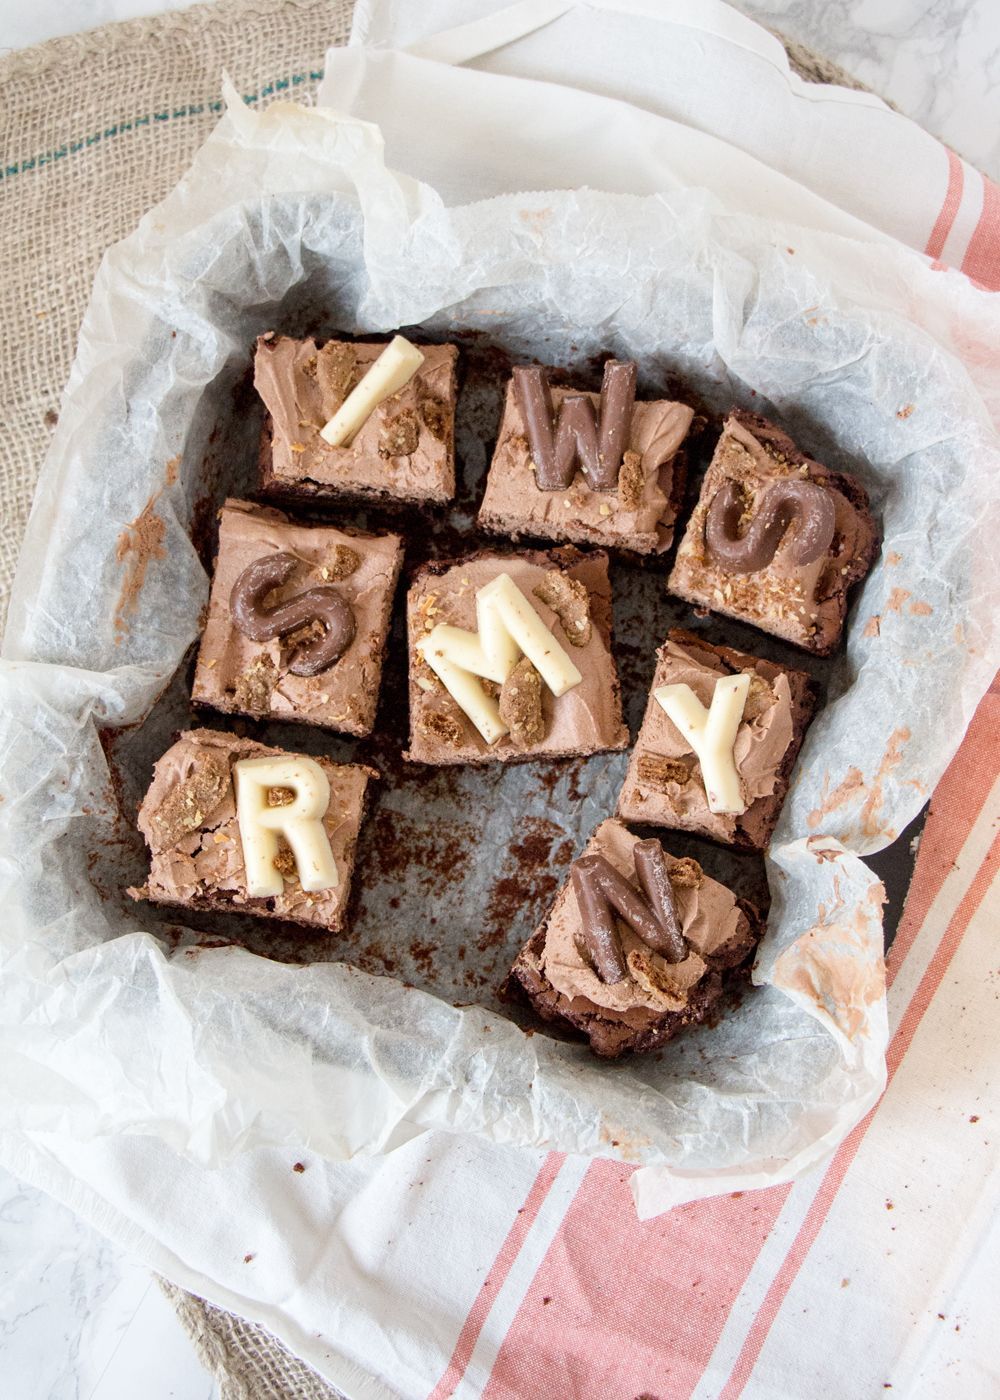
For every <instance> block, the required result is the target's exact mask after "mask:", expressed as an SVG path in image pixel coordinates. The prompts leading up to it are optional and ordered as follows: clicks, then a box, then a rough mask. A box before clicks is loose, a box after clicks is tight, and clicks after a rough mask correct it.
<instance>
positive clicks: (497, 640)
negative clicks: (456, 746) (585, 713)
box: [416, 574, 583, 744]
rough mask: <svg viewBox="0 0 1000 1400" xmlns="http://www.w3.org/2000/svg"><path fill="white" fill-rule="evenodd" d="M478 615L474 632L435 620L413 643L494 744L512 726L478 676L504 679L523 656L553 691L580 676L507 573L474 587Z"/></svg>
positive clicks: (562, 691)
mask: <svg viewBox="0 0 1000 1400" xmlns="http://www.w3.org/2000/svg"><path fill="white" fill-rule="evenodd" d="M476 621H477V623H478V624H479V631H478V632H467V631H466V630H465V628H464V627H451V626H449V625H448V624H447V623H443V622H442V623H438V625H437V627H435V628H434V630H433V632H430V633H429V634H428V635H427V636H426V637H422V638H421V640H420V641H419V642H418V643H417V646H416V649H417V651H419V653H420V655H421V656H422V657H423V658H424V660H425V661H426V662H427V664H428V666H429V667H430V668H431V670H432V671H433V672H434V674H435V675H436V676H437V678H438V680H439V681H440V682H441V684H442V685H443V686H444V688H445V690H447V691H448V693H449V695H451V697H452V698H453V699H454V700H456V701H457V702H458V704H459V705H460V706H461V707H462V709H463V710H464V711H465V713H466V714H467V715H468V717H469V719H470V720H471V721H472V723H473V724H474V725H475V726H476V728H477V729H478V730H479V732H480V734H481V735H482V736H483V738H484V739H485V740H486V742H487V743H488V744H495V743H496V742H497V740H498V739H502V738H503V736H504V735H505V734H508V733H509V732H510V731H509V729H508V728H507V725H506V724H504V722H503V720H502V719H501V718H500V706H499V705H498V704H497V702H496V700H494V698H493V696H492V695H487V693H486V691H485V690H484V689H483V687H482V686H481V685H480V684H479V680H478V679H477V678H478V677H480V676H481V677H482V678H483V679H484V680H488V681H495V682H496V684H497V685H503V683H504V681H506V680H507V678H508V676H509V675H510V673H511V671H513V669H514V667H515V666H516V665H517V663H518V661H519V660H520V659H521V657H522V656H526V657H527V658H528V660H529V661H530V662H531V664H532V666H534V668H535V670H536V671H537V672H538V674H539V675H540V676H541V678H542V680H543V681H544V682H545V684H546V685H547V686H548V688H549V689H550V690H551V691H552V694H553V695H565V693H566V691H567V690H572V689H573V687H574V686H575V685H579V684H580V682H581V681H582V680H583V677H582V676H581V675H580V672H579V671H578V670H577V669H576V667H575V666H574V665H573V663H572V661H571V660H570V659H569V657H568V656H567V655H566V652H565V651H564V650H563V649H562V647H561V646H560V645H559V643H558V642H557V641H556V639H555V637H554V636H553V635H552V633H551V632H550V631H549V629H548V627H546V625H545V623H544V622H543V621H542V619H541V618H540V617H539V616H538V613H537V612H536V611H535V609H534V608H533V607H532V605H531V603H530V602H529V601H528V599H527V598H526V597H525V596H524V594H523V593H522V592H521V590H520V589H519V588H518V586H517V584H516V583H515V582H514V580H513V579H512V578H511V576H510V574H498V575H497V577H496V578H495V579H492V580H491V581H490V582H489V583H488V584H486V585H485V587H483V588H480V589H479V590H478V592H477V593H476Z"/></svg>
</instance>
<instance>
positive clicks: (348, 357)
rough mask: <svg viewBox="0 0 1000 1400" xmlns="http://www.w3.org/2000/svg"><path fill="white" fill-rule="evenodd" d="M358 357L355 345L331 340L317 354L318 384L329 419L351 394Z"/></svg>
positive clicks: (316, 371) (316, 372) (324, 410)
mask: <svg viewBox="0 0 1000 1400" xmlns="http://www.w3.org/2000/svg"><path fill="white" fill-rule="evenodd" d="M357 362H358V357H357V353H356V351H355V349H354V346H353V345H344V344H339V343H338V342H337V341H334V340H331V341H329V342H328V343H327V344H326V345H324V346H323V347H322V349H320V350H319V351H318V352H317V355H316V366H315V375H316V384H317V387H318V389H319V394H320V401H321V403H322V405H323V412H324V413H325V414H326V417H327V419H328V420H329V419H330V418H332V417H333V415H334V414H335V413H336V412H337V410H338V409H339V408H340V407H341V406H342V405H343V402H344V400H345V399H346V398H347V395H348V394H349V393H350V392H351V386H352V383H353V380H354V374H355V370H356V369H357Z"/></svg>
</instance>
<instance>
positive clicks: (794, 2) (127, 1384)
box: [0, 0, 1000, 1400]
mask: <svg viewBox="0 0 1000 1400" xmlns="http://www.w3.org/2000/svg"><path fill="white" fill-rule="evenodd" d="M166 8H174V9H181V8H184V4H183V0H178V3H174V4H172V5H171V4H169V3H164V0H34V3H32V4H31V5H28V4H26V3H25V0H0V50H2V49H4V48H6V49H11V48H20V47H22V46H24V45H26V44H32V43H38V42H40V41H41V40H43V39H46V38H49V37H52V36H53V35H56V34H67V33H72V32H75V31H76V30H79V29H86V28H91V27H93V26H94V25H98V24H103V23H105V22H106V21H107V20H109V19H116V18H127V17H130V16H133V15H139V14H150V13H153V12H155V11H157V10H162V9H166ZM743 8H744V9H746V10H747V11H748V12H750V13H751V14H753V15H754V16H755V17H757V18H758V19H760V20H761V21H762V22H763V23H765V24H767V25H768V26H769V27H770V28H773V29H778V30H780V31H782V32H783V33H784V34H786V35H788V36H789V37H790V38H793V39H797V40H799V41H800V42H802V43H805V44H808V45H809V46H810V47H811V48H813V49H814V50H816V51H817V52H820V53H823V54H825V55H826V56H827V57H829V58H831V59H834V60H835V61H836V62H838V63H840V64H841V65H842V66H843V67H845V68H847V69H848V70H849V71H850V72H852V73H853V74H854V75H855V76H856V77H858V78H859V79H860V80H861V81H862V82H865V83H867V84H868V85H869V86H870V87H872V88H873V89H875V90H876V91H877V92H879V93H880V94H881V95H882V96H884V97H888V98H889V99H890V100H892V101H893V102H895V103H896V105H897V106H898V107H899V108H900V109H901V110H902V111H904V112H905V113H906V114H907V115H908V116H911V117H913V118H914V119H915V120H917V121H919V122H920V123H921V124H922V125H924V126H925V127H927V129H928V130H930V131H932V132H933V133H934V134H935V135H937V136H940V137H941V138H942V140H944V141H947V142H948V143H949V144H950V145H951V146H953V147H954V148H955V149H956V150H957V151H959V152H960V154H962V155H964V156H965V157H966V158H967V159H968V160H970V161H972V162H973V163H974V164H976V165H978V166H979V168H980V169H981V170H983V171H984V172H985V173H986V174H987V175H990V176H992V177H993V178H994V179H1000V0H768V3H766V4H762V3H758V2H757V0H749V2H748V3H745V4H744V6H743ZM217 1393H218V1392H217V1390H216V1388H215V1386H214V1384H213V1382H212V1381H211V1379H210V1378H209V1377H208V1375H207V1374H206V1373H205V1372H204V1371H203V1370H202V1369H201V1367H200V1365H199V1363H198V1361H197V1360H196V1358H195V1356H194V1353H193V1351H192V1350H191V1347H190V1346H189V1344H188V1341H187V1339H186V1337H185V1336H184V1334H183V1332H182V1331H181V1328H180V1326H179V1324H178V1323H177V1321H176V1318H175V1317H174V1314H173V1312H172V1310H171V1308H170V1307H169V1305H168V1304H167V1302H166V1300H165V1299H164V1297H163V1295H162V1294H161V1293H160V1291H159V1289H158V1287H157V1285H156V1284H155V1283H154V1282H153V1281H152V1279H151V1278H150V1275H149V1273H148V1271H147V1270H146V1269H145V1268H144V1267H143V1266H142V1265H140V1264H137V1263H135V1262H134V1261H132V1260H129V1259H128V1258H127V1257H125V1256H124V1255H123V1254H122V1253H121V1252H120V1251H119V1250H118V1249H117V1248H116V1247H114V1246H113V1245H111V1244H109V1243H108V1242H107V1241H106V1240H104V1239H103V1238H102V1237H101V1236H99V1235H98V1234H96V1233H95V1232H94V1231H93V1230H92V1229H91V1228H90V1227H89V1226H87V1225H84V1224H83V1223H81V1222H80V1221H79V1220H78V1219H77V1218H76V1217H75V1216H73V1215H72V1214H71V1212H69V1211H68V1210H66V1209H65V1208H64V1207H63V1206H60V1205H58V1204H56V1203H55V1202H54V1201H52V1200H50V1199H49V1198H48V1197H46V1196H44V1195H43V1194H42V1193H40V1192H38V1191H34V1190H31V1189H28V1188H26V1187H23V1186H21V1185H20V1184H19V1183H18V1182H16V1181H15V1180H14V1179H13V1178H12V1177H10V1176H9V1175H7V1174H6V1173H5V1172H3V1171H0V1397H2V1400H138V1397H141V1400H168V1397H170V1398H171V1400H213V1398H214V1397H216V1396H217Z"/></svg>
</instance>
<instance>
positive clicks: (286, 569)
mask: <svg viewBox="0 0 1000 1400" xmlns="http://www.w3.org/2000/svg"><path fill="white" fill-rule="evenodd" d="M297 563H298V560H297V559H296V557H295V555H294V554H267V555H265V556H264V557H263V558H262V559H255V560H254V561H253V563H252V564H248V565H247V567H246V568H245V569H244V570H243V572H242V573H241V574H240V576H239V578H238V579H237V580H236V582H235V583H234V584H233V591H232V593H231V594H230V595H229V611H230V614H231V615H232V619H233V622H234V624H235V625H236V626H237V627H238V628H239V630H240V631H241V632H242V633H243V635H244V636H245V637H249V638H250V640H251V641H252V642H269V641H270V640H271V639H272V637H284V636H286V635H287V634H288V633H289V632H295V631H296V630H297V629H298V628H299V627H304V626H306V625H307V624H308V623H310V622H319V623H321V624H322V626H323V635H322V637H320V638H318V639H317V640H316V641H313V642H306V643H305V645H304V646H301V647H299V648H297V649H296V652H295V654H294V656H293V658H292V662H291V665H290V666H289V668H288V669H289V670H290V671H291V673H292V675H293V676H318V675H319V673H320V671H325V670H327V669H328V668H329V667H330V666H332V665H333V663H334V662H335V661H337V660H339V658H340V657H341V656H342V655H343V654H344V652H345V651H346V650H347V648H348V647H349V646H350V645H351V642H352V641H353V640H354V626H355V624H354V613H353V612H352V611H351V605H350V604H349V603H348V602H347V600H346V599H345V598H342V597H341V595H340V594H339V593H338V592H337V590H336V589H335V588H310V589H307V591H306V592H305V593H300V594H298V596H297V597H295V598H289V599H288V601H287V602H285V603H279V604H278V606H277V607H275V608H265V607H264V599H265V598H266V597H267V595H268V593H270V592H271V591H272V589H275V588H280V587H281V585H282V584H283V583H285V582H286V580H287V579H288V578H289V577H290V575H291V573H292V570H293V569H294V568H295V565H296V564H297Z"/></svg>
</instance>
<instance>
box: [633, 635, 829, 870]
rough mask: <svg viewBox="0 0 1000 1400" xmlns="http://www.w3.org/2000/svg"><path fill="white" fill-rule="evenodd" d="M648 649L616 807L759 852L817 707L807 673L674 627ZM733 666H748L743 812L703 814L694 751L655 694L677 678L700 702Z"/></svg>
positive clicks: (738, 753) (739, 767) (739, 754)
mask: <svg viewBox="0 0 1000 1400" xmlns="http://www.w3.org/2000/svg"><path fill="white" fill-rule="evenodd" d="M656 656H657V664H656V674H655V675H654V676H653V684H652V686H651V687H650V692H649V701H648V703H647V705H646V713H645V715H644V716H643V721H642V726H641V728H640V729H639V737H638V738H637V739H636V742H635V748H634V749H633V750H632V753H631V754H630V756H629V765H628V771H627V773H626V775H625V782H624V784H623V786H622V790H621V793H620V794H619V797H618V815H619V816H620V817H623V818H624V819H625V820H626V821H630V822H642V823H644V824H646V825H649V826H669V827H674V828H676V829H677V830H678V831H697V832H700V833H701V835H703V836H709V837H711V838H712V839H713V840H714V841H719V842H722V843H723V844H725V845H729V846H740V847H743V848H746V849H749V850H754V851H763V850H766V849H767V845H768V842H769V841H770V839H771V833H772V831H773V830H774V827H775V823H776V822H777V820H778V814H779V813H780V811H781V804H782V803H783V802H784V800H785V794H786V793H787V791H788V783H789V777H790V775H791V771H792V768H793V766H794V764H795V759H796V756H797V755H798V752H799V749H800V748H801V746H802V740H803V738H804V736H805V732H806V729H807V728H808V727H809V722H810V720H811V719H812V716H813V710H814V709H815V706H816V691H815V686H814V684H813V682H812V680H811V678H810V677H809V676H808V675H806V673H805V672H804V671H791V670H788V669H787V668H786V667H783V666H776V665H775V664H774V663H773V662H771V661H765V660H764V659H763V658H762V657H758V656H750V655H748V654H747V653H745V652H742V651H734V650H733V648H732V647H724V646H713V645H712V644H711V643H709V642H706V641H704V640H703V639H702V638H701V637H697V636H695V635H694V634H693V633H692V632H684V631H680V630H676V631H672V632H670V633H669V635H668V637H667V641H666V642H665V643H664V645H663V646H662V647H661V648H660V649H659V651H658V652H657V654H656ZM740 671H746V672H748V673H749V675H750V677H751V680H750V691H749V694H748V695H747V699H746V704H745V706H744V709H743V719H742V721H741V723H740V727H739V730H738V731H737V734H736V742H735V745H734V747H733V753H734V757H735V760H736V771H737V773H738V774H739V777H740V787H741V790H742V793H743V796H744V798H745V799H746V800H747V801H748V803H749V805H748V806H747V808H746V810H745V811H744V812H742V813H731V812H712V811H710V810H709V806H708V799H707V797H706V795H705V788H704V785H703V782H702V777H701V766H700V764H699V762H698V759H697V758H696V756H695V753H694V750H693V749H692V748H691V747H690V745H689V743H688V742H687V740H686V739H685V738H684V736H683V735H682V734H681V732H680V730H679V729H677V728H676V727H675V725H674V723H673V721H672V720H671V719H669V718H668V717H667V714H666V712H665V711H664V710H663V708H662V707H661V705H660V704H659V702H658V701H657V700H656V698H655V694H654V692H655V691H656V690H657V689H658V688H659V687H660V686H662V685H677V684H686V685H689V686H690V687H691V689H692V690H693V691H694V693H695V695H696V696H697V697H698V699H699V700H700V701H701V703H702V704H703V705H704V706H705V708H706V709H708V708H709V706H710V705H711V703H712V695H713V692H714V690H715V684H716V681H717V680H718V679H719V677H720V676H731V675H735V674H737V673H738V672H740Z"/></svg>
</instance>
